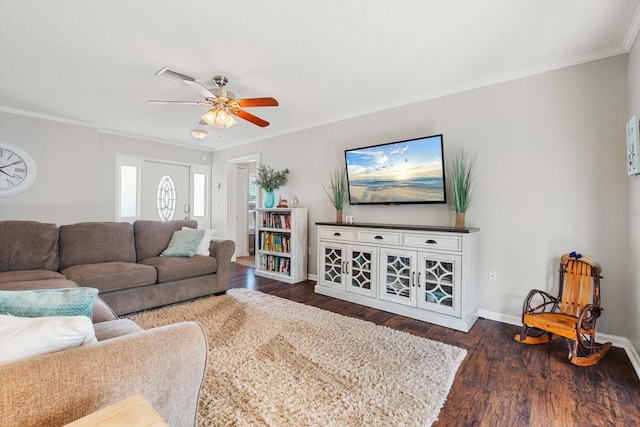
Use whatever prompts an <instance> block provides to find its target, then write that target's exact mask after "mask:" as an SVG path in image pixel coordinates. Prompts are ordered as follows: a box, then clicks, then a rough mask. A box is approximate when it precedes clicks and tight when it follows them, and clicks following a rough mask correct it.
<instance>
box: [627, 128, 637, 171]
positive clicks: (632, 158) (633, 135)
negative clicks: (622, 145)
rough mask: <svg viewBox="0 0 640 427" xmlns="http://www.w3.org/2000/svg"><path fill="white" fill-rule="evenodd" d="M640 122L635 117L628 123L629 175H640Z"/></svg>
mask: <svg viewBox="0 0 640 427" xmlns="http://www.w3.org/2000/svg"><path fill="white" fill-rule="evenodd" d="M639 140H640V122H638V116H633V117H632V118H631V120H629V122H628V123H627V174H628V175H634V174H637V173H640V159H639V158H638V156H640V142H639Z"/></svg>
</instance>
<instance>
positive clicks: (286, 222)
mask: <svg viewBox="0 0 640 427" xmlns="http://www.w3.org/2000/svg"><path fill="white" fill-rule="evenodd" d="M261 224H262V226H263V227H267V228H282V229H290V228H291V214H289V213H279V212H262V218H261Z"/></svg>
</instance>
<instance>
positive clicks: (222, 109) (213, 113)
mask: <svg viewBox="0 0 640 427" xmlns="http://www.w3.org/2000/svg"><path fill="white" fill-rule="evenodd" d="M156 76H159V77H164V78H165V79H168V80H171V81H175V82H181V83H184V84H186V85H187V86H189V87H191V88H193V89H194V90H196V91H197V92H198V93H200V94H201V95H204V97H205V99H204V101H149V102H150V103H153V104H187V105H203V106H209V107H212V108H210V109H209V111H207V112H206V113H204V114H203V115H202V117H201V119H202V122H201V124H206V125H209V126H213V127H214V128H218V129H225V128H230V127H233V126H235V125H237V124H238V121H237V120H236V119H235V118H234V116H237V117H240V118H241V119H243V120H246V121H248V122H250V123H253V124H254V125H257V126H260V127H266V126H269V122H267V121H266V120H263V119H261V118H260V117H257V116H254V115H253V114H251V113H248V112H246V111H244V110H242V108H250V107H277V106H278V105H279V104H278V101H277V100H276V99H275V98H271V97H265V98H247V99H236V95H235V94H234V93H233V92H231V91H230V90H227V89H225V85H226V84H227V83H228V82H229V79H227V78H226V77H224V76H214V77H213V78H212V80H213V82H214V83H215V84H216V85H217V87H215V88H211V89H209V88H207V87H206V86H205V85H204V84H202V82H200V81H199V80H198V79H196V78H193V77H189V76H187V75H184V74H181V73H178V72H177V71H174V70H172V69H170V68H168V67H163V68H162V69H160V71H158V72H157V73H156ZM192 136H193V137H194V138H197V137H196V136H195V135H194V134H193V132H192ZM205 136H206V134H205ZM202 138H204V137H202ZM202 138H197V139H202Z"/></svg>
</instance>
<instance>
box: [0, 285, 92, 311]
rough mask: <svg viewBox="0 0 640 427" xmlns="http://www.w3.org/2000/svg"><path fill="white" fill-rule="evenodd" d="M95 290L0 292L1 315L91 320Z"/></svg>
mask: <svg viewBox="0 0 640 427" xmlns="http://www.w3.org/2000/svg"><path fill="white" fill-rule="evenodd" d="M97 296H98V290H97V289H95V288H78V287H73V288H62V289H33V290H23V291H0V314H10V315H12V316H20V317H45V316H86V317H88V318H89V319H91V317H92V315H93V312H92V308H93V302H94V300H95V299H96V297H97Z"/></svg>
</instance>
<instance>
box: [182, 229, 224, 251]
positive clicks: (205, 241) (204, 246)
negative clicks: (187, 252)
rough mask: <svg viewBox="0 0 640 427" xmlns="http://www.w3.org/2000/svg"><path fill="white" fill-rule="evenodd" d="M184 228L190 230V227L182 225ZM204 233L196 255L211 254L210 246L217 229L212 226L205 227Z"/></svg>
mask: <svg viewBox="0 0 640 427" xmlns="http://www.w3.org/2000/svg"><path fill="white" fill-rule="evenodd" d="M182 229H183V230H188V229H189V227H182ZM203 230H204V233H203V235H202V239H201V240H200V243H199V244H198V249H196V255H203V256H209V255H211V254H210V252H209V247H210V246H211V240H213V235H214V234H215V232H216V230H214V229H212V228H204V229H203Z"/></svg>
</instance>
